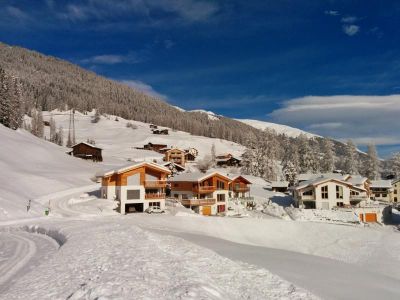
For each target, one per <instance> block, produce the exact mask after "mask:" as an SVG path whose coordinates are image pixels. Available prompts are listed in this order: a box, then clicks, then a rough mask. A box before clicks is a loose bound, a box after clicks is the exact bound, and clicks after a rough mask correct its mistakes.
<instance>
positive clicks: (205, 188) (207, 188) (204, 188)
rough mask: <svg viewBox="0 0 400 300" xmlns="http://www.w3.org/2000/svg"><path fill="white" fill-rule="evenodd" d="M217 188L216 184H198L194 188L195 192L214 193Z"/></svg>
mask: <svg viewBox="0 0 400 300" xmlns="http://www.w3.org/2000/svg"><path fill="white" fill-rule="evenodd" d="M216 189H217V187H216V186H214V185H209V186H196V187H195V188H194V192H195V193H203V194H204V193H212V192H214V191H215V190H216Z"/></svg>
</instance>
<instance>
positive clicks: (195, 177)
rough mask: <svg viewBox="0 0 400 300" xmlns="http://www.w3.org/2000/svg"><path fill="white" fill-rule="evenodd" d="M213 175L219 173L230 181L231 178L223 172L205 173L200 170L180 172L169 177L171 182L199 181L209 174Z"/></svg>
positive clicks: (209, 175)
mask: <svg viewBox="0 0 400 300" xmlns="http://www.w3.org/2000/svg"><path fill="white" fill-rule="evenodd" d="M214 175H219V176H222V177H225V178H226V179H228V180H229V181H231V179H230V178H229V177H227V176H226V175H224V174H221V173H220V172H215V171H214V172H207V173H201V172H193V173H182V174H179V175H177V176H175V177H173V178H171V181H172V182H174V181H175V182H176V181H189V182H200V181H202V180H204V179H207V178H209V177H211V176H214Z"/></svg>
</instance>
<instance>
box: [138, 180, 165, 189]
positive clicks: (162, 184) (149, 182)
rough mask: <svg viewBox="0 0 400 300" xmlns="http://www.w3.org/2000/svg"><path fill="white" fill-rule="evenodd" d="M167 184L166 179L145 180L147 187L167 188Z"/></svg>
mask: <svg viewBox="0 0 400 300" xmlns="http://www.w3.org/2000/svg"><path fill="white" fill-rule="evenodd" d="M166 186H167V181H166V180H146V181H145V182H144V187H145V188H165V187H166Z"/></svg>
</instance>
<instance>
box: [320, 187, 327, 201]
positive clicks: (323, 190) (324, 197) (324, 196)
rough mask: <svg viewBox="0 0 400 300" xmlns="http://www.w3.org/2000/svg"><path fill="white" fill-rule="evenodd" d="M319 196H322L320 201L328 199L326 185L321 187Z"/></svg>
mask: <svg viewBox="0 0 400 300" xmlns="http://www.w3.org/2000/svg"><path fill="white" fill-rule="evenodd" d="M321 196H322V199H328V186H327V185H325V186H323V187H321Z"/></svg>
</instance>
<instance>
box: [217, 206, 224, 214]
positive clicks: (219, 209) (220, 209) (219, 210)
mask: <svg viewBox="0 0 400 300" xmlns="http://www.w3.org/2000/svg"><path fill="white" fill-rule="evenodd" d="M224 211H225V205H218V212H219V213H220V212H224Z"/></svg>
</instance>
